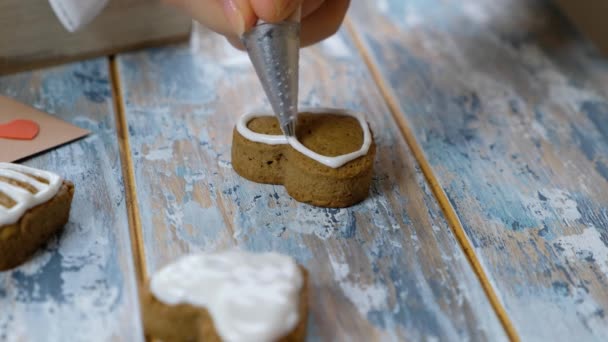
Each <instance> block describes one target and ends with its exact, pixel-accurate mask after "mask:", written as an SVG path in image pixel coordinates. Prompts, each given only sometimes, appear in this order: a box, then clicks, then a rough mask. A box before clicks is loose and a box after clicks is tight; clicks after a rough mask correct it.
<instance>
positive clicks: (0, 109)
mask: <svg viewBox="0 0 608 342" xmlns="http://www.w3.org/2000/svg"><path fill="white" fill-rule="evenodd" d="M15 119H25V120H32V121H34V122H36V123H37V124H38V126H40V132H39V133H38V135H37V136H36V137H35V138H34V139H33V140H11V139H3V138H0V162H9V163H10V162H14V161H16V160H19V159H23V158H25V157H29V156H31V155H33V154H36V153H39V152H42V151H46V150H48V149H50V148H53V147H56V146H59V145H62V144H65V143H67V142H70V141H72V140H75V139H78V138H82V137H84V136H86V135H87V134H89V133H90V132H89V131H87V130H85V129H82V128H79V127H76V126H74V125H71V124H69V123H67V122H65V121H62V120H59V119H57V118H55V117H53V116H51V115H49V114H46V113H43V112H41V111H39V110H37V109H35V108H32V107H30V106H27V105H24V104H22V103H19V102H17V101H15V100H13V99H11V98H8V97H5V96H0V124H5V123H8V122H10V121H12V120H15Z"/></svg>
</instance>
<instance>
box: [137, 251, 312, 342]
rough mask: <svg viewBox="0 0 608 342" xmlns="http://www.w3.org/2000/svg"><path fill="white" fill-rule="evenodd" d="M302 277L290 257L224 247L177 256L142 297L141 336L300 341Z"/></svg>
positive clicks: (304, 291)
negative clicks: (217, 250) (142, 333)
mask: <svg viewBox="0 0 608 342" xmlns="http://www.w3.org/2000/svg"><path fill="white" fill-rule="evenodd" d="M306 278H307V275H306V271H305V270H304V268H302V267H300V266H298V265H297V263H296V262H295V261H294V260H293V259H292V258H290V257H288V256H285V255H281V254H277V253H261V254H256V253H250V252H245V251H240V250H229V251H225V252H220V253H214V254H194V255H188V256H185V257H182V258H181V259H179V260H177V261H176V262H174V263H172V264H170V265H168V266H165V267H164V268H162V269H161V270H159V271H158V272H157V273H156V274H154V275H153V277H152V279H151V280H150V283H149V286H148V288H146V289H144V291H143V296H142V312H143V319H144V327H145V330H146V335H148V336H150V337H155V338H160V339H162V340H164V341H230V342H248V341H259V342H273V341H304V339H305V335H306V318H307V295H308V294H307V286H306V281H307V279H306Z"/></svg>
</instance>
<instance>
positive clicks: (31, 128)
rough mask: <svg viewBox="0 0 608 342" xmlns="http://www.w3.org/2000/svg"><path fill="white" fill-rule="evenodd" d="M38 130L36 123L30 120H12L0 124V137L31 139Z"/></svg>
mask: <svg viewBox="0 0 608 342" xmlns="http://www.w3.org/2000/svg"><path fill="white" fill-rule="evenodd" d="M39 131H40V127H39V126H38V124H37V123H35V122H34V121H31V120H21V119H17V120H13V121H10V122H7V123H5V124H0V138H5V139H17V140H32V139H34V138H35V137H36V136H37V135H38V132H39Z"/></svg>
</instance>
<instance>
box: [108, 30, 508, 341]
mask: <svg viewBox="0 0 608 342" xmlns="http://www.w3.org/2000/svg"><path fill="white" fill-rule="evenodd" d="M117 62H118V63H119V64H118V66H119V71H120V76H121V84H122V86H121V89H122V90H123V93H122V97H123V100H124V104H125V108H126V117H127V121H128V130H129V138H130V144H131V146H132V156H133V160H134V173H135V178H136V183H137V184H136V189H137V195H138V198H139V209H140V212H141V215H142V217H141V222H142V227H143V240H144V245H145V255H146V262H147V267H148V269H149V270H150V272H154V271H155V270H157V269H158V268H159V267H161V266H162V265H164V264H166V263H168V262H170V261H172V260H173V259H175V258H176V257H178V256H180V255H183V254H185V253H189V252H196V251H212V250H218V249H222V248H226V247H229V246H234V245H238V246H240V247H242V248H244V249H247V250H254V251H267V250H276V251H279V252H282V253H286V254H289V255H292V256H294V257H295V258H296V259H297V260H298V261H299V262H301V263H303V264H304V265H306V266H307V267H308V269H309V270H310V271H311V278H312V283H313V284H312V285H313V291H312V299H311V310H310V311H311V326H310V329H309V333H310V335H311V340H327V341H347V340H359V341H372V340H402V339H406V338H407V339H411V340H421V339H433V338H437V339H439V340H451V339H459V340H490V341H500V340H505V339H506V337H505V334H504V330H503V328H502V326H501V325H500V324H499V322H498V320H497V318H496V316H495V314H494V312H493V310H492V308H491V306H490V305H489V303H488V300H487V298H486V296H485V293H484V292H483V290H482V289H481V287H480V284H479V282H478V280H477V279H476V277H475V275H474V273H473V272H472V270H471V268H470V266H469V264H468V262H467V260H466V258H465V256H464V254H463V253H462V251H461V249H460V247H459V245H458V243H457V242H456V240H455V238H454V236H453V235H452V233H451V231H450V229H449V228H448V226H447V224H446V222H445V220H444V219H443V217H442V214H441V211H440V209H439V208H438V206H437V203H436V202H435V201H434V199H433V197H432V195H431V193H430V189H429V187H428V185H427V184H426V183H425V180H424V177H423V176H422V174H421V173H420V171H419V170H418V167H417V165H416V163H415V160H414V159H413V158H412V157H411V155H410V152H409V151H408V149H407V146H406V144H405V142H404V141H403V139H402V137H401V136H400V134H399V132H398V130H397V128H396V126H395V123H394V122H393V120H392V118H391V116H390V114H389V112H388V109H387V107H386V106H385V104H384V102H383V100H382V97H381V96H380V94H379V92H378V91H377V89H376V88H375V86H374V84H373V82H372V80H371V77H370V75H369V74H368V72H367V70H366V68H365V65H364V63H363V62H362V60H361V59H360V58H359V57H358V55H357V53H356V49H355V48H354V46H353V43H352V41H351V40H350V39H349V38H348V36H347V35H346V34H345V33H344V32H341V33H340V34H338V35H337V36H336V37H334V38H332V39H330V40H329V41H326V42H324V43H323V44H322V45H320V46H318V47H315V48H311V49H306V50H304V51H303V55H302V62H301V63H302V65H301V75H302V79H301V93H300V94H301V102H302V103H303V104H306V105H314V106H319V105H324V106H328V105H329V106H340V107H348V108H353V109H357V110H360V111H363V112H365V113H367V117H368V119H369V120H370V122H371V125H372V129H373V130H374V132H375V135H376V140H377V144H378V152H377V154H378V157H377V162H376V166H375V170H376V174H375V178H374V182H373V187H372V191H371V196H370V198H369V199H368V200H366V201H365V202H363V203H362V204H360V205H357V206H355V207H353V208H350V209H339V210H338V209H333V210H331V209H319V208H314V207H311V206H308V205H303V204H299V203H297V202H294V201H293V200H292V199H290V198H289V197H288V196H287V194H286V192H285V190H284V189H283V188H282V187H279V186H271V185H259V184H255V183H252V182H249V181H246V180H244V179H242V178H240V177H239V176H238V175H237V174H236V173H235V172H234V171H233V170H232V167H231V164H230V144H231V138H232V128H233V125H234V123H235V122H236V119H237V118H238V117H239V116H240V115H241V114H242V113H244V112H245V111H248V110H250V109H252V108H255V107H260V106H265V107H267V104H266V103H265V100H264V95H263V93H262V90H261V86H260V85H259V83H258V80H257V78H256V76H255V74H254V72H253V69H252V67H251V66H250V63H249V61H248V58H247V56H246V55H245V54H244V53H241V52H237V51H236V50H234V49H232V48H231V47H230V46H229V45H228V44H227V43H226V42H225V41H224V39H223V38H221V37H219V36H216V35H211V34H206V35H204V34H203V36H202V38H201V40H200V50H197V51H196V53H195V54H192V53H191V52H190V50H189V49H188V47H186V46H176V47H168V48H163V49H153V50H148V51H146V52H140V53H133V54H123V55H120V56H118V57H117Z"/></svg>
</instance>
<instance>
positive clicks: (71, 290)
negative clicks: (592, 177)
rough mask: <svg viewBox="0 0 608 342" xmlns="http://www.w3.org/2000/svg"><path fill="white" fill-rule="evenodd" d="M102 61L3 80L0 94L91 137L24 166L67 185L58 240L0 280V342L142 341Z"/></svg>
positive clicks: (105, 76) (77, 64) (35, 159)
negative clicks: (67, 211) (70, 185)
mask: <svg viewBox="0 0 608 342" xmlns="http://www.w3.org/2000/svg"><path fill="white" fill-rule="evenodd" d="M108 70H109V69H108V63H107V60H106V59H96V60H92V61H86V62H81V63H75V64H70V65H66V66H62V67H58V68H53V69H46V70H40V71H35V72H29V73H22V74H16V75H12V76H5V77H1V78H0V93H2V94H3V95H7V96H11V97H14V98H16V99H18V100H20V101H22V102H24V103H27V104H30V105H33V106H35V107H36V108H39V109H41V110H44V111H47V112H50V113H53V114H54V115H56V116H57V117H59V118H61V119H64V120H66V121H68V122H72V123H74V124H76V125H78V126H80V127H83V128H86V129H89V130H91V131H92V132H93V133H92V134H91V135H90V136H89V137H87V138H85V139H83V140H80V141H77V142H74V143H71V144H68V145H66V146H63V147H60V148H58V149H55V150H52V151H50V152H48V153H44V154H42V155H39V156H36V157H34V158H30V159H28V160H27V161H25V162H24V164H26V165H30V166H33V167H39V168H43V169H48V170H51V171H54V172H57V173H58V174H60V175H62V176H64V177H65V178H66V179H69V180H71V181H73V182H74V184H75V186H76V192H75V197H74V201H73V204H72V212H71V217H70V221H69V223H68V224H67V225H66V227H65V230H64V232H63V233H62V234H61V235H60V236H59V237H58V238H57V239H55V240H53V242H51V243H50V244H49V245H48V246H47V247H45V248H44V249H43V250H42V251H41V252H39V253H38V254H37V255H36V257H35V258H34V259H32V260H31V261H29V262H28V263H27V264H25V265H23V266H21V267H19V268H17V269H15V270H13V271H11V272H3V273H0V308H1V309H0V340H2V341H5V340H6V341H109V340H121V341H137V340H140V339H142V337H143V335H142V330H141V324H140V320H139V307H138V300H137V293H136V283H135V273H134V268H133V263H132V255H131V247H130V240H129V228H128V224H127V215H126V208H125V197H124V189H123V184H122V173H121V167H120V157H119V153H118V146H117V141H116V125H115V122H114V110H113V102H112V98H111V90H110V84H109V73H108Z"/></svg>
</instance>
